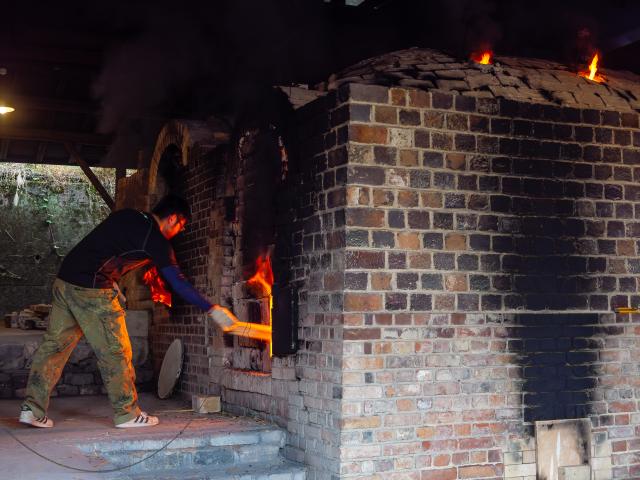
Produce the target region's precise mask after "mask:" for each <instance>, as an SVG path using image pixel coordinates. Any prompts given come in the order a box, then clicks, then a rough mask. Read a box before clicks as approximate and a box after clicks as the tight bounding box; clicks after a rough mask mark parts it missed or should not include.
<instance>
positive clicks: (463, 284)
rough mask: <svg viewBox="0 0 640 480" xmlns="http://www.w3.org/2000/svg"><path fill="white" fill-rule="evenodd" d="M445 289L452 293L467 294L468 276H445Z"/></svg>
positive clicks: (455, 274)
mask: <svg viewBox="0 0 640 480" xmlns="http://www.w3.org/2000/svg"><path fill="white" fill-rule="evenodd" d="M444 285H445V289H446V290H448V291H450V292H466V291H467V290H468V287H467V276H466V275H464V274H459V273H454V274H447V275H445V276H444Z"/></svg>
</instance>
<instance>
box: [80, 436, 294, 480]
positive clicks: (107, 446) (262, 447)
mask: <svg viewBox="0 0 640 480" xmlns="http://www.w3.org/2000/svg"><path fill="white" fill-rule="evenodd" d="M177 433H178V432H176V434H177ZM173 437H175V439H174V440H173V441H171V439H172V438H173ZM284 444H285V433H284V432H283V431H282V430H280V429H278V428H275V427H273V426H269V425H263V426H258V427H256V428H252V429H246V428H245V429H242V430H237V431H233V430H227V431H219V432H210V431H209V432H206V433H204V432H191V433H186V432H183V434H182V435H178V436H177V437H176V436H175V435H173V436H171V437H167V435H166V433H165V434H164V435H162V436H155V437H151V438H146V439H144V440H141V439H127V438H122V439H113V440H110V441H100V442H95V443H91V444H87V445H81V446H79V448H80V449H81V450H82V451H83V452H84V453H86V454H89V455H90V456H93V457H99V458H101V459H103V460H104V461H106V463H107V464H108V465H109V466H111V467H113V468H118V467H125V466H128V465H131V464H135V465H132V466H131V467H129V468H127V469H126V471H127V472H128V473H130V474H144V473H159V472H162V476H163V478H164V476H165V473H167V472H170V471H175V470H180V471H182V472H183V473H185V472H188V471H191V470H194V471H199V470H200V469H206V470H207V472H209V471H211V470H214V471H218V470H221V469H229V468H244V467H248V466H250V465H254V464H269V465H270V464H273V465H278V464H279V463H280V462H281V457H280V450H281V449H282V447H283V446H284ZM145 458H147V460H144V461H142V462H140V463H137V464H136V462H138V461H140V460H142V459H145ZM196 478H197V477H196ZM239 478H244V477H239ZM247 478H252V477H247ZM265 478H269V477H265ZM274 478H277V477H274ZM283 478H289V477H283Z"/></svg>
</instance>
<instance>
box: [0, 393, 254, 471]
mask: <svg viewBox="0 0 640 480" xmlns="http://www.w3.org/2000/svg"><path fill="white" fill-rule="evenodd" d="M140 406H141V408H142V409H143V410H146V411H147V412H149V413H151V414H154V415H157V416H158V417H159V418H160V425H158V426H155V427H149V428H134V429H118V428H115V427H114V426H113V422H112V418H111V417H112V411H111V406H110V404H109V402H108V400H107V398H106V397H105V396H83V397H62V398H53V399H52V400H51V406H50V409H49V412H48V416H49V417H50V418H52V419H53V420H54V422H55V426H54V428H50V429H40V428H34V427H29V426H27V425H23V424H21V423H19V422H18V420H17V417H18V415H19V409H20V401H19V400H0V478H7V479H9V478H20V479H24V480H32V479H33V480H36V479H38V480H39V479H55V480H58V479H60V480H62V479H83V480H84V479H88V480H93V479H98V478H100V479H103V480H104V479H105V478H108V477H109V475H106V474H104V473H88V472H78V471H74V470H72V469H68V468H64V467H61V466H58V465H55V464H53V463H51V462H49V461H46V460H44V459H42V458H40V457H39V456H38V455H36V454H34V453H33V452H31V451H29V450H27V449H26V448H25V447H23V446H22V445H20V444H19V443H18V442H17V441H16V440H15V439H14V438H13V437H12V436H11V435H10V433H11V434H13V435H14V436H15V437H17V438H18V439H19V440H21V441H22V442H24V443H25V444H26V445H28V446H29V447H31V448H32V449H33V450H35V451H36V452H39V453H41V454H43V455H45V456H47V457H49V458H51V459H52V460H54V461H56V462H59V463H63V464H65V465H70V466H73V467H76V468H81V469H86V470H92V471H95V470H100V469H108V468H110V466H109V465H108V464H106V462H105V461H104V460H102V459H101V458H99V457H98V456H92V455H88V454H85V453H83V452H82V451H81V450H80V449H79V448H78V446H80V445H85V446H86V445H87V444H93V443H96V442H110V441H116V442H117V441H122V440H155V441H159V440H160V441H162V440H166V441H167V442H168V441H169V440H171V439H172V438H174V437H176V435H177V434H178V433H179V432H180V431H181V430H182V429H183V428H184V427H185V425H187V423H188V422H189V420H191V423H190V424H189V425H188V427H187V429H186V430H185V431H184V433H183V434H182V435H180V437H181V438H184V437H185V436H202V435H207V434H211V433H218V434H220V432H221V431H228V432H229V433H233V432H237V431H246V430H254V429H260V428H263V425H262V424H261V423H260V422H256V421H253V420H250V419H246V418H238V417H232V416H229V415H225V414H209V415H197V414H193V413H192V412H191V411H189V410H190V408H191V405H190V404H186V403H185V402H184V401H181V400H176V399H169V400H160V399H158V398H157V397H156V396H155V395H154V394H141V395H140ZM184 410H187V411H184Z"/></svg>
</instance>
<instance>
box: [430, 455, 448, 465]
mask: <svg viewBox="0 0 640 480" xmlns="http://www.w3.org/2000/svg"><path fill="white" fill-rule="evenodd" d="M450 461H451V455H449V454H440V455H436V456H435V457H433V466H434V467H446V466H447V465H449V462H450Z"/></svg>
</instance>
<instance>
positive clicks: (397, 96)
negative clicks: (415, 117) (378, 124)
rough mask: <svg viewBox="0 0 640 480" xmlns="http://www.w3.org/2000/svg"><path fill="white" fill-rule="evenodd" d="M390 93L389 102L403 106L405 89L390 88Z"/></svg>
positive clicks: (405, 97) (405, 102) (405, 96)
mask: <svg viewBox="0 0 640 480" xmlns="http://www.w3.org/2000/svg"><path fill="white" fill-rule="evenodd" d="M390 93H391V104H392V105H399V106H403V105H406V104H407V95H406V93H407V92H406V91H405V90H403V89H401V88H392V89H391V90H390Z"/></svg>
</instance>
